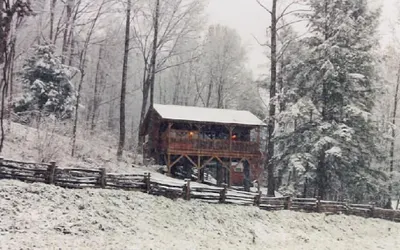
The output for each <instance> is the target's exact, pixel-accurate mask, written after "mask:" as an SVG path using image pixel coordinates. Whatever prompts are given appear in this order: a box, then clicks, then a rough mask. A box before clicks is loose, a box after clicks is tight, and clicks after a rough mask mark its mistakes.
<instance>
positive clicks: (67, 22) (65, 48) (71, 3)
mask: <svg viewBox="0 0 400 250" xmlns="http://www.w3.org/2000/svg"><path fill="white" fill-rule="evenodd" d="M65 4H66V9H67V15H66V17H65V27H64V36H63V43H62V58H61V62H62V63H65V59H66V56H67V51H68V34H69V30H70V26H71V17H72V8H73V6H74V0H68V1H67V2H66V3H65Z"/></svg>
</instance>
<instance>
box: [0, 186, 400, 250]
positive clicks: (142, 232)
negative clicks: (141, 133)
mask: <svg viewBox="0 0 400 250" xmlns="http://www.w3.org/2000/svg"><path fill="white" fill-rule="evenodd" d="M399 235H400V224H395V223H392V222H388V221H383V220H377V219H363V218H359V217H353V216H342V215H340V216H339V215H329V216H327V215H324V214H307V213H296V212H291V211H279V212H266V211H261V210H259V209H258V208H253V207H242V206H230V205H218V204H217V205H210V204H205V203H201V202H198V201H190V202H186V201H182V200H178V201H172V200H169V199H166V198H163V197H155V196H151V195H146V194H143V193H140V192H126V191H117V190H94V189H88V190H67V189H62V188H58V187H55V186H49V185H44V184H26V183H22V182H17V181H4V180H2V181H0V249H59V248H60V249H191V250H193V249H252V250H256V249H335V250H336V249H396V246H399V245H400V237H399Z"/></svg>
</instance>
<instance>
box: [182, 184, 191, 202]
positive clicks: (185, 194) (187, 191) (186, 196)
mask: <svg viewBox="0 0 400 250" xmlns="http://www.w3.org/2000/svg"><path fill="white" fill-rule="evenodd" d="M185 182H186V184H185V185H184V186H183V198H184V199H185V200H187V201H189V200H190V179H185Z"/></svg>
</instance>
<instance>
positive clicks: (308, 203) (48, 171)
mask: <svg viewBox="0 0 400 250" xmlns="http://www.w3.org/2000/svg"><path fill="white" fill-rule="evenodd" d="M1 179H14V180H20V181H24V182H42V183H47V184H53V185H56V186H60V187H64V188H107V189H123V190H138V191H142V192H146V193H149V194H152V195H157V196H165V197H168V198H171V199H178V198H183V199H185V200H190V199H198V200H201V201H204V202H208V203H227V204H236V205H247V206H257V207H259V208H260V209H263V210H283V209H286V210H294V211H302V212H318V213H343V214H347V215H356V216H362V217H366V218H371V217H372V218H380V219H385V220H391V221H395V222H400V210H390V209H382V208H378V207H375V206H374V205H371V204H350V203H347V202H338V201H325V200H320V199H319V198H318V197H317V198H293V197H267V196H264V195H263V194H262V193H261V192H259V193H250V192H243V191H237V190H231V189H228V188H227V186H226V185H224V186H223V187H214V186H207V185H202V184H198V183H196V182H194V183H191V181H190V180H189V179H187V180H185V181H184V182H183V183H182V182H179V181H166V180H163V179H157V178H154V177H152V176H151V174H150V173H144V174H133V173H129V174H128V173H127V174H120V173H107V172H106V169H104V168H100V169H84V168H61V167H59V166H57V164H56V163H55V162H51V163H49V164H47V163H33V162H22V161H14V160H6V159H3V158H2V157H0V180H1Z"/></svg>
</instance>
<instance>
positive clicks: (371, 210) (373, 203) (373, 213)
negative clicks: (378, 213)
mask: <svg viewBox="0 0 400 250" xmlns="http://www.w3.org/2000/svg"><path fill="white" fill-rule="evenodd" d="M369 216H370V217H372V218H374V216H375V202H372V203H371V209H370V215H369Z"/></svg>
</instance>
